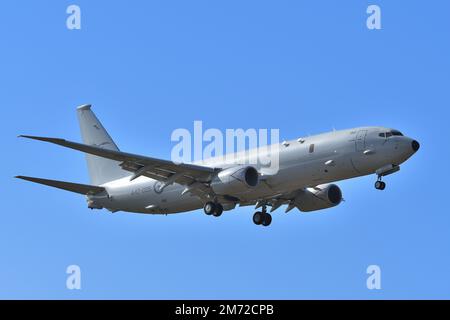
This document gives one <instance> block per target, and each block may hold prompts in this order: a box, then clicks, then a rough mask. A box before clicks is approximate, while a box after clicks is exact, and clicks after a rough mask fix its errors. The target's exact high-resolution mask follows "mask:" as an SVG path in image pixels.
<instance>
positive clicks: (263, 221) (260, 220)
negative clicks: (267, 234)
mask: <svg viewBox="0 0 450 320" xmlns="http://www.w3.org/2000/svg"><path fill="white" fill-rule="evenodd" d="M253 223H254V224H256V225H263V226H264V227H267V226H269V225H270V224H271V223H272V216H271V215H270V214H269V213H267V211H266V206H265V205H264V206H263V207H262V212H260V211H257V212H255V214H254V215H253Z"/></svg>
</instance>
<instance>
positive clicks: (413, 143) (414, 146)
mask: <svg viewBox="0 0 450 320" xmlns="http://www.w3.org/2000/svg"><path fill="white" fill-rule="evenodd" d="M411 147H412V148H413V150H414V152H416V151H417V150H419V148H420V144H419V142H417V141H416V140H413V141H412V142H411Z"/></svg>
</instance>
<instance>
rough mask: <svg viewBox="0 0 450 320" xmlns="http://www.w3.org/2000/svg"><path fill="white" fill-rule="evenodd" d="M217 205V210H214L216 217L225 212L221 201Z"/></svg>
mask: <svg viewBox="0 0 450 320" xmlns="http://www.w3.org/2000/svg"><path fill="white" fill-rule="evenodd" d="M215 206H216V208H215V210H214V212H213V216H214V217H220V216H221V215H222V212H223V207H222V205H221V204H220V203H216V204H215Z"/></svg>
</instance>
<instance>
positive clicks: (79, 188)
mask: <svg viewBox="0 0 450 320" xmlns="http://www.w3.org/2000/svg"><path fill="white" fill-rule="evenodd" d="M16 178H18V179H22V180H27V181H31V182H35V183H40V184H44V185H46V186H50V187H54V188H58V189H63V190H67V191H71V192H76V193H80V194H84V195H88V194H89V195H94V194H97V193H101V192H103V191H105V188H103V187H97V186H91V185H88V184H80V183H72V182H65V181H56V180H48V179H41V178H33V177H25V176H16Z"/></svg>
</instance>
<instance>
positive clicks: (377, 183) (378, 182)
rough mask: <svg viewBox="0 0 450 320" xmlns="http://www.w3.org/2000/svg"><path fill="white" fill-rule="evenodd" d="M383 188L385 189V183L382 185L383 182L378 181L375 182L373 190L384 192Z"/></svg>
mask: <svg viewBox="0 0 450 320" xmlns="http://www.w3.org/2000/svg"><path fill="white" fill-rule="evenodd" d="M385 188H386V183H384V182H383V181H380V180H378V181H377V182H375V189H377V190H384V189H385Z"/></svg>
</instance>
